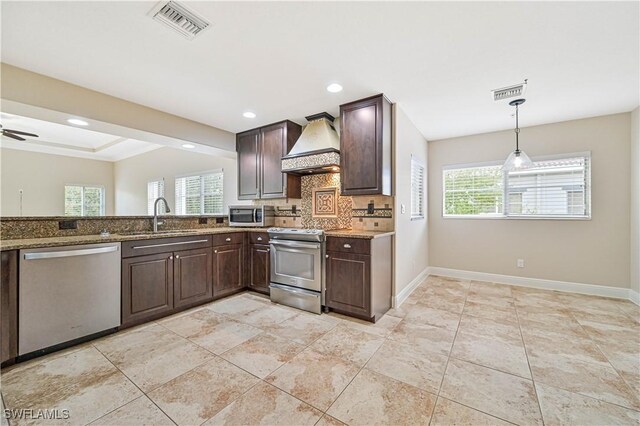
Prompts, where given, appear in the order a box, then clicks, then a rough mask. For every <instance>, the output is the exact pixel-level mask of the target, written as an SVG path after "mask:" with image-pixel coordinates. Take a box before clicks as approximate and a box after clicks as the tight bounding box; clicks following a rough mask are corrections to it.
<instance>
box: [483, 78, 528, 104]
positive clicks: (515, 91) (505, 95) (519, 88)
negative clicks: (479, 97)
mask: <svg viewBox="0 0 640 426" xmlns="http://www.w3.org/2000/svg"><path fill="white" fill-rule="evenodd" d="M526 90H527V80H525V81H524V82H523V83H520V84H514V85H513V86H508V87H503V88H501V89H494V90H492V91H491V94H492V95H493V100H494V101H496V102H498V101H502V100H505V99H509V98H519V97H522V96H523V95H524V92H525V91H526Z"/></svg>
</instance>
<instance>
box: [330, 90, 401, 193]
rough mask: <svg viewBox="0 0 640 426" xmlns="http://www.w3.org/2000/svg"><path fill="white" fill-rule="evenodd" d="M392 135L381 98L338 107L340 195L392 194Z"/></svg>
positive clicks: (385, 102)
mask: <svg viewBox="0 0 640 426" xmlns="http://www.w3.org/2000/svg"><path fill="white" fill-rule="evenodd" d="M391 132H392V129H391V103H390V102H389V100H388V99H387V98H386V97H385V96H384V95H377V96H373V97H370V98H366V99H361V100H359V101H355V102H350V103H348V104H344V105H341V106H340V158H341V160H340V162H341V164H340V166H341V167H340V173H341V193H342V195H391V191H392V186H391Z"/></svg>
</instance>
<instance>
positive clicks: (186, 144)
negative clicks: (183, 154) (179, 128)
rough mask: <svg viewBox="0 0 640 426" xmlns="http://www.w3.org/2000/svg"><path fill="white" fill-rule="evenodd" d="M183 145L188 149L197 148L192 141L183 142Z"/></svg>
mask: <svg viewBox="0 0 640 426" xmlns="http://www.w3.org/2000/svg"><path fill="white" fill-rule="evenodd" d="M182 147H183V148H187V149H193V148H195V147H196V146H195V145H193V144H190V143H183V144H182Z"/></svg>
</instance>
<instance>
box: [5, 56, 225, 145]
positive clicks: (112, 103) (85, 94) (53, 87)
mask: <svg viewBox="0 0 640 426" xmlns="http://www.w3.org/2000/svg"><path fill="white" fill-rule="evenodd" d="M0 65H1V68H0V69H1V77H2V99H3V100H8V101H13V102H18V103H20V104H26V105H30V106H33V107H39V108H44V109H46V110H53V111H58V112H64V113H68V114H70V115H77V116H80V117H84V118H89V119H92V120H97V121H101V122H105V123H110V124H115V125H118V126H122V127H125V128H129V129H136V130H142V131H146V132H150V133H153V134H158V135H162V136H169V137H172V138H177V139H180V140H187V141H192V142H197V143H201V144H203V145H209V146H212V147H216V148H220V149H223V150H228V151H234V152H235V135H234V134H233V133H230V132H227V131H224V130H221V129H218V128H215V127H211V126H207V125H205V124H202V123H198V122H196V121H192V120H188V119H186V118H182V117H178V116H175V115H172V114H167V113H165V112H162V111H158V110H156V109H152V108H148V107H145V106H143V105H139V104H135V103H132V102H128V101H125V100H124V99H119V98H116V97H113V96H109V95H106V94H104V93H100V92H96V91H94V90H89V89H85V88H84V87H80V86H76V85H74V84H70V83H67V82H64V81H62V80H57V79H54V78H51V77H47V76H45V75H42V74H36V73H34V72H31V71H27V70H24V69H22V68H17V67H14V66H12V65H9V64H4V63H2V64H0ZM106 72H108V71H106ZM5 112H6V111H5Z"/></svg>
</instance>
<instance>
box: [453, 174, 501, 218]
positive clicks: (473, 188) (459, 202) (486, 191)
mask: <svg viewBox="0 0 640 426" xmlns="http://www.w3.org/2000/svg"><path fill="white" fill-rule="evenodd" d="M503 184H504V182H503V176H502V167H501V166H498V165H496V166H482V167H464V168H457V169H445V170H444V171H443V186H444V190H443V196H444V202H443V214H444V216H467V215H468V216H477V215H494V216H495V215H501V214H502V213H503V208H502V206H503V201H502V200H503V195H504V194H503Z"/></svg>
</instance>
